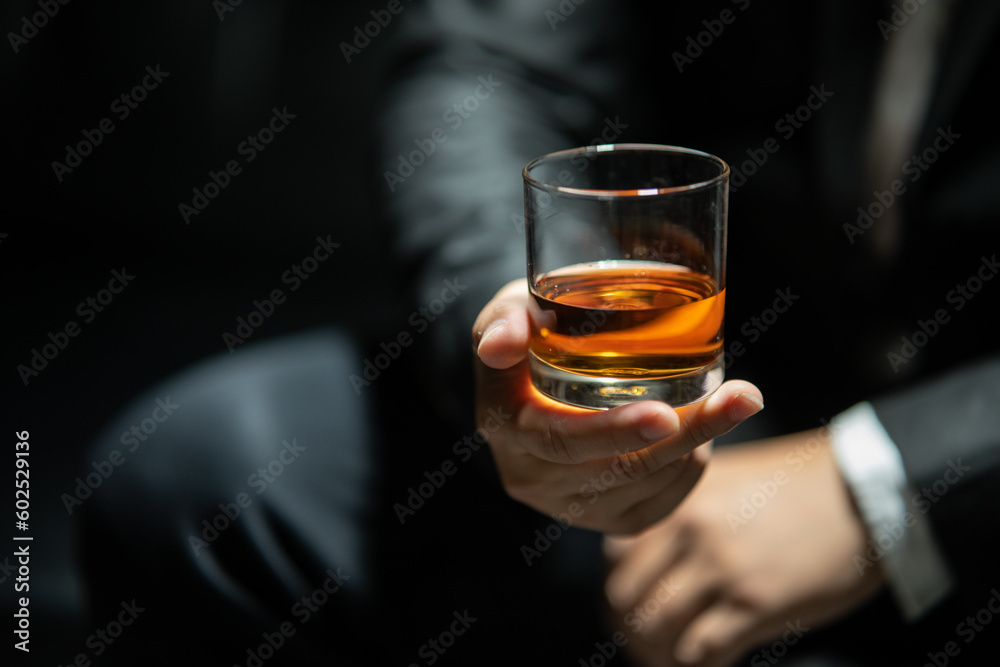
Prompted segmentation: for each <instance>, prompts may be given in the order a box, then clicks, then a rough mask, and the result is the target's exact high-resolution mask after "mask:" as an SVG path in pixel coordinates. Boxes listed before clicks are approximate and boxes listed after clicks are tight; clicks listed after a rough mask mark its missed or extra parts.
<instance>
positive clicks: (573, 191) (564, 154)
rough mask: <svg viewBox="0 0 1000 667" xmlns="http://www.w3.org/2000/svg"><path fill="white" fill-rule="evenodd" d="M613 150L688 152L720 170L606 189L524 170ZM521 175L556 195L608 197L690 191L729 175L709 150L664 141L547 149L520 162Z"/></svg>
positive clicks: (727, 177) (629, 196)
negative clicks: (683, 180)
mask: <svg viewBox="0 0 1000 667" xmlns="http://www.w3.org/2000/svg"><path fill="white" fill-rule="evenodd" d="M614 152H621V153H625V152H650V153H673V154H675V155H688V156H692V157H699V158H704V159H707V160H708V161H710V162H713V163H715V164H716V165H717V166H719V167H721V171H720V172H719V174H718V175H716V176H713V177H712V178H708V179H704V180H700V181H696V182H694V183H688V184H686V185H674V186H671V187H668V188H641V189H635V190H606V189H597V188H574V187H568V186H565V185H559V184H554V183H548V182H546V181H541V180H539V179H537V178H535V177H534V176H531V175H530V174H529V173H528V172H529V171H530V170H531V169H532V168H534V167H536V166H538V165H540V164H542V163H543V162H548V161H551V160H556V159H562V158H568V157H573V156H577V155H586V154H588V153H589V154H604V153H614ZM521 177H522V178H523V179H524V182H525V183H526V184H528V185H531V186H532V187H535V188H539V189H541V190H546V191H548V192H552V193H558V194H560V195H575V196H581V197H601V198H608V199H619V198H620V199H631V198H638V197H649V196H656V195H669V194H677V193H681V192H691V191H693V190H699V189H703V188H709V187H714V186H716V185H718V184H719V183H721V182H725V181H727V180H728V179H729V165H728V164H727V163H726V161H725V160H723V159H722V158H720V157H717V156H715V155H712V154H711V153H706V152H704V151H699V150H695V149H693V148H684V147H681V146H669V145H666V144H593V145H590V146H579V147H577V148H567V149H565V150H561V151H555V152H553V153H547V154H545V155H541V156H539V157H536V158H535V159H533V160H532V161H531V162H529V163H528V164H526V165H524V169H522V170H521Z"/></svg>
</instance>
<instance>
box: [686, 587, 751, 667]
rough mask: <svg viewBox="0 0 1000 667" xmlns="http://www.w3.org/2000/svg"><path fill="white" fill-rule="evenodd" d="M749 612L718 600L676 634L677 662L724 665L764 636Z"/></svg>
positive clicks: (705, 666)
mask: <svg viewBox="0 0 1000 667" xmlns="http://www.w3.org/2000/svg"><path fill="white" fill-rule="evenodd" d="M761 629H762V625H761V623H760V619H758V618H757V617H756V616H755V615H754V614H753V613H751V612H750V611H749V610H747V609H741V608H739V607H737V606H735V605H733V604H730V603H724V602H720V603H718V604H715V605H713V606H711V607H709V608H708V609H706V610H705V611H704V612H703V613H702V614H701V615H699V616H697V617H696V618H695V619H694V620H692V621H691V623H690V625H688V626H687V627H686V628H685V629H684V630H683V631H682V632H681V634H680V636H679V637H678V638H677V643H676V644H675V645H674V650H673V657H674V659H675V660H676V661H677V663H679V664H681V665H698V667H727V666H728V665H731V664H733V663H734V662H735V661H736V660H737V659H739V658H740V657H741V656H742V655H743V654H744V653H746V652H747V651H748V650H750V649H751V648H753V647H754V646H755V645H756V644H757V643H759V642H760V641H764V640H765V639H767V636H768V635H767V633H766V632H765V633H762V632H761Z"/></svg>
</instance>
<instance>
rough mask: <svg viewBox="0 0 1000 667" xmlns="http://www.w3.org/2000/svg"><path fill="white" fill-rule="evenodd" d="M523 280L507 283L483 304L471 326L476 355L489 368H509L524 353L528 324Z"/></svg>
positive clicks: (526, 296)
mask: <svg viewBox="0 0 1000 667" xmlns="http://www.w3.org/2000/svg"><path fill="white" fill-rule="evenodd" d="M530 298H531V297H530V296H529V294H528V284H527V281H525V280H523V279H521V280H516V281H514V282H511V283H508V284H507V285H506V286H505V287H503V288H502V289H501V290H500V291H499V292H497V294H496V296H494V297H493V299H492V300H491V301H490V302H489V303H488V304H486V306H485V307H484V308H483V310H482V311H481V312H480V313H479V316H478V317H477V318H476V323H475V324H474V325H473V328H472V343H473V345H474V346H475V348H476V354H477V355H478V356H479V359H480V360H481V361H482V362H483V363H484V364H486V365H487V366H489V367H491V368H498V369H500V368H510V367H511V366H514V365H515V364H517V363H519V362H521V361H522V360H524V358H525V357H526V356H527V354H528V344H529V339H530V336H531V326H530V323H529V319H528V306H529V302H530Z"/></svg>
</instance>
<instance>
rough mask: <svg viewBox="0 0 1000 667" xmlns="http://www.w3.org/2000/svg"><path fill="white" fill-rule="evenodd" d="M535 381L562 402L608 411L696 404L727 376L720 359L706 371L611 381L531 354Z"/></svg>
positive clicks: (545, 392) (545, 391)
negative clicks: (636, 406)
mask: <svg viewBox="0 0 1000 667" xmlns="http://www.w3.org/2000/svg"><path fill="white" fill-rule="evenodd" d="M528 356H529V362H528V363H529V367H530V369H531V382H532V384H534V385H535V388H536V389H538V391H540V392H542V393H543V394H545V395H546V396H548V397H549V398H551V399H553V400H556V401H559V402H561V403H568V404H569V405H575V406H578V407H581V408H593V409H596V410H606V409H608V408H613V407H615V406H618V405H626V404H628V403H635V402H636V401H663V402H664V403H668V404H669V405H670V406H671V407H679V406H682V405H688V404H690V403H696V402H698V401H700V400H702V399H704V398H707V397H708V396H709V395H711V394H712V392H714V391H715V390H716V389H718V388H719V386H720V385H721V384H722V379H723V377H724V376H725V369H724V363H723V358H722V356H720V357H719V358H718V359H716V360H715V361H714V362H712V363H711V364H709V365H708V366H705V367H704V368H701V369H698V370H697V371H692V372H690V373H684V374H682V375H671V376H664V377H652V378H609V377H602V376H597V375H582V374H579V373H570V372H567V371H564V370H562V369H560V368H556V367H555V366H552V365H550V364H547V363H545V362H544V361H542V360H541V359H539V358H538V357H536V356H535V355H534V354H529V355H528Z"/></svg>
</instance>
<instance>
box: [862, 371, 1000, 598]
mask: <svg viewBox="0 0 1000 667" xmlns="http://www.w3.org/2000/svg"><path fill="white" fill-rule="evenodd" d="M872 404H873V406H874V408H875V411H876V413H877V414H878V417H879V420H880V421H881V422H882V424H883V426H884V427H885V429H886V431H887V432H888V434H889V435H890V437H891V438H892V439H893V441H894V442H895V443H896V445H897V446H898V447H899V450H900V453H901V454H902V458H903V463H904V467H905V468H906V474H907V478H908V480H909V482H910V484H911V486H912V488H913V491H914V496H913V497H912V498H910V499H908V500H909V507H910V511H912V512H919V513H922V514H926V515H927V516H928V517H929V519H930V521H931V525H932V527H933V530H934V534H935V537H936V538H937V542H938V544H939V546H940V547H941V549H942V551H943V553H944V554H945V557H946V559H947V560H948V562H949V565H950V568H951V570H952V573H953V575H954V577H955V579H956V582H957V584H958V586H957V589H959V591H960V594H970V595H973V596H974V595H975V594H977V593H978V594H980V597H983V599H985V598H986V597H988V593H989V590H990V586H991V585H995V584H996V583H997V576H996V552H995V550H994V549H992V548H987V545H988V544H990V543H992V542H993V540H994V539H995V531H996V526H997V517H998V516H1000V355H997V356H992V357H989V358H987V359H985V360H982V361H981V362H979V363H975V364H972V365H969V366H966V367H963V368H960V369H957V370H955V371H953V372H951V373H948V374H945V375H942V376H941V377H939V378H936V379H931V380H928V381H927V382H924V383H921V384H919V385H916V386H914V387H912V388H909V389H907V390H904V391H901V392H899V393H895V394H892V395H890V396H887V397H884V398H881V399H877V400H874V401H872ZM991 582H992V584H991ZM969 604H975V598H974V597H973V599H972V600H970V601H969Z"/></svg>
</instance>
